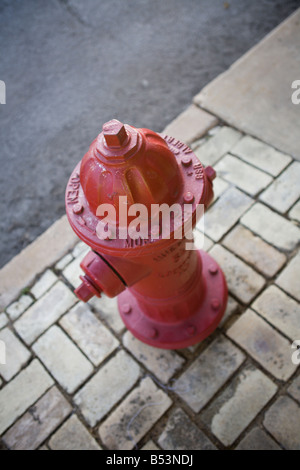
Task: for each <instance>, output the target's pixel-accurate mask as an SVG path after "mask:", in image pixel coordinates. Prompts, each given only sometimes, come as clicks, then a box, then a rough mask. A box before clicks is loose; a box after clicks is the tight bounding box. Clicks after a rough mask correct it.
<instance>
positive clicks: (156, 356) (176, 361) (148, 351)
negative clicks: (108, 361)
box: [123, 331, 185, 384]
mask: <svg viewBox="0 0 300 470" xmlns="http://www.w3.org/2000/svg"><path fill="white" fill-rule="evenodd" d="M123 344H124V346H125V348H127V349H128V350H129V351H130V352H131V354H133V355H134V356H135V357H136V359H137V360H138V361H140V362H141V363H142V364H143V365H144V366H145V367H146V368H147V369H148V370H150V371H151V372H152V373H153V374H154V375H155V376H156V377H157V378H158V379H159V380H160V382H162V383H163V384H166V383H167V382H168V381H169V380H170V378H171V377H172V376H173V375H174V374H175V372H176V371H177V370H178V369H180V368H181V367H182V365H183V364H184V362H185V360H184V359H183V358H182V357H180V356H179V355H178V354H177V353H176V352H175V351H168V350H166V349H158V348H153V347H151V346H148V345H147V344H144V343H142V342H141V341H139V340H137V339H136V338H135V337H134V336H133V335H132V334H131V333H130V332H129V331H127V332H126V333H125V335H124V336H123Z"/></svg>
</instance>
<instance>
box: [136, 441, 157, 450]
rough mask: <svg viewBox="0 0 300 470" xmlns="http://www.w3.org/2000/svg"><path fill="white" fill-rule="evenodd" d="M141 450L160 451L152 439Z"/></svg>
mask: <svg viewBox="0 0 300 470" xmlns="http://www.w3.org/2000/svg"><path fill="white" fill-rule="evenodd" d="M140 450H159V447H157V445H156V444H155V443H154V442H153V441H152V440H151V439H150V441H148V442H147V444H145V445H144V446H143V447H142V448H141V449H140Z"/></svg>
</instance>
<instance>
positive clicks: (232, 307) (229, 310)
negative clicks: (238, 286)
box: [219, 295, 239, 328]
mask: <svg viewBox="0 0 300 470" xmlns="http://www.w3.org/2000/svg"><path fill="white" fill-rule="evenodd" d="M238 310H239V304H238V302H237V301H236V300H235V299H234V298H233V297H231V295H229V296H228V300H227V307H226V310H225V313H224V316H223V318H222V320H221V322H220V323H219V327H220V328H222V327H223V326H224V325H225V323H226V322H227V320H228V319H229V318H230V317H232V316H233V315H234V314H235V313H237V312H238Z"/></svg>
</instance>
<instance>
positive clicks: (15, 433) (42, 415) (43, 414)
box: [3, 387, 72, 450]
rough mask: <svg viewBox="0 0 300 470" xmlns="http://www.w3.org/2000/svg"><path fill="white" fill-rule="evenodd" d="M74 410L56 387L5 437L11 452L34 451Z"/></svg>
mask: <svg viewBox="0 0 300 470" xmlns="http://www.w3.org/2000/svg"><path fill="white" fill-rule="evenodd" d="M71 411H72V408H71V406H70V404H69V403H68V402H67V400H66V399H65V398H64V397H63V395H62V394H61V393H60V392H59V390H58V389H57V388H56V387H53V388H52V389H51V390H49V392H47V393H46V394H45V395H44V396H43V397H42V398H41V399H40V400H39V401H38V402H37V403H36V404H35V405H34V406H33V407H31V408H30V409H29V410H28V411H27V413H26V414H25V415H24V416H23V417H22V418H21V419H20V420H19V421H17V422H16V423H15V424H14V425H13V426H12V427H11V428H10V430H9V431H8V432H7V433H6V434H5V435H4V437H3V440H4V442H5V444H6V445H7V446H8V448H9V449H11V450H33V449H36V448H37V447H39V445H41V444H42V442H43V441H45V440H46V439H47V437H48V436H49V435H50V434H51V433H52V432H53V431H54V430H55V429H56V428H57V426H59V425H60V424H61V422H62V421H64V419H65V418H66V417H67V416H68V415H69V414H70V412H71Z"/></svg>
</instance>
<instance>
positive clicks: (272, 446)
mask: <svg viewBox="0 0 300 470" xmlns="http://www.w3.org/2000/svg"><path fill="white" fill-rule="evenodd" d="M236 450H281V447H279V445H278V444H277V443H276V442H275V441H273V439H272V438H271V437H270V436H268V434H267V433H266V432H265V431H263V430H262V429H260V428H254V429H252V431H250V432H249V434H247V435H246V436H245V437H244V439H242V441H241V442H240V443H239V445H238V446H237V447H236Z"/></svg>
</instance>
